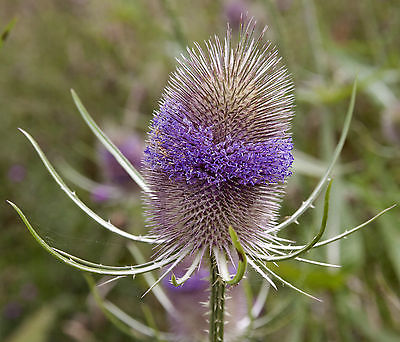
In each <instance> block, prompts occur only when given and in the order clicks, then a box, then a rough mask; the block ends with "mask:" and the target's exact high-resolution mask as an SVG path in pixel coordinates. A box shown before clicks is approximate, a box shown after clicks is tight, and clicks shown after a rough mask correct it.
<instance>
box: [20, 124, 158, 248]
mask: <svg viewBox="0 0 400 342" xmlns="http://www.w3.org/2000/svg"><path fill="white" fill-rule="evenodd" d="M19 130H20V131H21V132H22V133H23V134H24V135H25V137H27V138H28V140H29V142H30V143H31V144H32V146H33V147H34V149H35V150H36V152H37V154H38V155H39V157H40V159H41V160H42V162H43V164H44V166H45V167H46V169H47V170H48V171H49V173H50V175H51V176H52V177H53V179H54V180H55V181H56V182H57V184H58V185H59V186H60V187H61V190H63V191H64V192H65V193H66V194H67V195H68V197H69V198H70V199H71V200H72V201H73V202H74V203H75V204H76V205H77V206H78V207H79V208H80V209H81V210H82V211H83V212H85V213H86V214H87V215H88V216H89V217H91V218H92V219H94V220H95V221H96V222H97V223H99V224H100V225H101V226H103V227H104V228H106V229H107V230H109V231H111V232H113V233H115V234H118V235H120V236H123V237H125V238H127V239H130V240H133V241H139V242H147V243H154V242H155V239H154V238H152V237H148V236H137V235H133V234H130V233H128V232H126V231H124V230H122V229H119V228H118V227H116V226H114V225H113V224H111V222H110V221H106V220H104V219H102V218H101V217H100V216H99V215H97V214H96V213H95V212H94V211H93V210H91V209H90V208H89V207H88V206H87V205H86V204H85V203H83V202H82V201H81V200H80V198H79V197H78V196H77V194H76V193H75V191H72V190H71V189H70V188H69V187H68V185H67V184H66V183H65V182H64V180H63V179H62V178H61V177H60V175H59V174H58V173H57V171H56V170H55V168H54V166H53V165H52V164H51V163H50V161H49V160H48V159H47V157H46V155H45V154H44V152H43V151H42V149H41V148H40V146H39V144H38V143H37V142H36V141H35V139H33V137H32V136H31V135H30V134H29V133H28V132H25V131H24V130H23V129H21V128H20V129H19Z"/></svg>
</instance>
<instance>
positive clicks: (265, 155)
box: [144, 20, 293, 254]
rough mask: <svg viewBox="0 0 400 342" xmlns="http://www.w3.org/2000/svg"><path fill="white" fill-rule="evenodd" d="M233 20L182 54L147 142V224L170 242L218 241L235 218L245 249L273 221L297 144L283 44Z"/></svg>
mask: <svg viewBox="0 0 400 342" xmlns="http://www.w3.org/2000/svg"><path fill="white" fill-rule="evenodd" d="M254 30H255V24H254V22H252V21H251V20H250V21H249V22H248V23H247V24H246V25H243V27H242V29H241V33H240V37H239V40H238V42H236V43H235V42H234V39H233V38H232V36H231V32H230V30H229V29H228V31H227V34H226V37H225V39H224V41H223V42H221V41H220V40H219V38H218V37H215V38H214V39H212V40H209V41H207V42H206V43H205V45H206V48H205V49H203V48H201V47H200V45H198V44H195V48H193V49H189V48H188V50H187V56H182V58H181V59H180V60H179V61H178V63H179V66H178V68H177V69H176V71H175V72H174V73H173V74H172V75H171V77H170V79H169V82H168V86H167V87H166V89H165V92H164V94H163V98H162V100H161V101H160V109H159V110H158V111H156V112H155V113H154V118H153V120H152V123H151V126H150V133H149V136H148V140H147V148H146V151H145V159H144V166H145V170H144V172H145V179H146V182H147V184H148V185H149V187H150V189H151V192H152V194H153V196H152V197H151V198H148V199H147V204H148V208H149V217H150V226H151V228H152V230H153V233H155V234H156V235H157V236H159V238H160V239H162V240H163V241H164V242H163V245H164V248H165V250H169V251H170V253H171V252H174V251H173V250H172V251H171V248H169V247H170V246H172V245H174V246H176V248H184V247H189V248H191V249H192V250H193V251H195V250H198V249H200V248H203V247H205V248H206V249H209V250H210V251H211V250H212V248H215V247H216V248H219V249H220V250H221V251H225V252H227V253H228V254H229V250H230V249H231V245H232V242H231V239H230V236H229V229H228V227H229V226H232V228H233V229H234V231H235V232H236V233H237V235H238V237H239V239H240V242H241V244H242V246H243V248H244V250H245V251H246V252H251V251H256V250H259V249H260V248H262V244H263V241H265V239H268V236H269V231H270V230H271V229H273V227H274V226H275V225H276V218H277V213H278V210H279V207H280V200H281V198H282V195H283V193H284V183H285V180H286V178H287V177H288V176H290V174H291V172H290V168H291V165H292V162H293V156H292V153H291V150H292V148H293V145H292V140H291V137H290V133H289V129H290V121H291V118H292V115H293V96H292V94H291V91H292V88H293V84H292V82H291V78H290V76H289V74H288V72H287V71H286V69H285V68H284V67H283V66H282V64H281V62H280V58H279V57H278V54H277V51H276V50H275V49H274V48H273V47H272V46H271V44H270V43H269V42H266V43H265V42H263V39H262V38H263V33H264V31H263V32H262V33H261V35H260V36H255V34H254Z"/></svg>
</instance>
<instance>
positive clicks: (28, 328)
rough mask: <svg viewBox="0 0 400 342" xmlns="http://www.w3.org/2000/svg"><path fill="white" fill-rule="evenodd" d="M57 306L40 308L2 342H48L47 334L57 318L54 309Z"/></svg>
mask: <svg viewBox="0 0 400 342" xmlns="http://www.w3.org/2000/svg"><path fill="white" fill-rule="evenodd" d="M56 307H57V305H55V304H54V305H52V306H50V305H47V306H42V307H41V308H40V309H39V310H37V311H35V312H33V313H31V314H30V315H29V316H27V317H26V319H24V321H23V323H22V324H20V325H19V326H18V327H17V328H16V329H15V330H14V332H13V333H12V335H11V336H9V337H8V338H5V339H4V340H2V341H3V342H26V341H32V342H46V341H49V339H50V337H49V333H50V331H51V330H52V328H53V327H52V325H53V323H54V321H55V319H56V317H57V315H56V312H55V308H56Z"/></svg>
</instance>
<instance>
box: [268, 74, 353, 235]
mask: <svg viewBox="0 0 400 342" xmlns="http://www.w3.org/2000/svg"><path fill="white" fill-rule="evenodd" d="M356 93H357V79H356V80H355V81H354V83H353V90H352V92H351V98H350V103H349V107H348V109H347V114H346V117H345V120H344V124H343V129H342V134H341V136H340V139H339V142H338V144H337V146H336V149H335V151H334V153H333V157H332V160H331V162H330V164H329V166H328V168H327V169H326V172H325V174H324V175H323V176H322V177H321V179H320V181H319V183H318V184H317V186H316V187H315V189H314V191H313V192H312V193H311V195H310V197H308V198H307V200H306V201H304V202H303V204H302V205H301V206H300V208H299V209H297V210H296V212H295V213H294V214H293V215H292V216H290V217H289V218H288V219H287V220H285V221H284V222H282V223H280V224H278V225H277V226H276V228H275V230H276V231H278V230H281V229H283V228H285V227H287V226H288V225H290V224H292V223H294V222H296V221H297V219H298V218H299V217H300V216H301V215H303V213H304V212H305V211H306V210H307V209H308V208H309V207H310V206H311V205H312V204H313V202H314V200H315V199H316V198H317V196H318V195H319V193H320V192H321V190H322V187H323V186H324V184H325V183H326V181H327V180H328V178H329V175H330V174H331V172H332V169H333V167H334V166H335V163H336V161H337V160H338V158H339V155H340V153H341V152H342V149H343V145H344V142H345V141H346V137H347V134H348V132H349V128H350V123H351V119H352V117H353V112H354V105H355V101H356Z"/></svg>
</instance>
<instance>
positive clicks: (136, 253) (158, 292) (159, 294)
mask: <svg viewBox="0 0 400 342" xmlns="http://www.w3.org/2000/svg"><path fill="white" fill-rule="evenodd" d="M128 250H129V252H130V253H131V254H132V256H133V257H134V259H135V262H137V263H139V264H143V263H144V261H145V260H144V257H143V254H142V253H141V252H140V250H139V248H138V247H137V246H136V245H135V244H133V243H130V244H129V245H128ZM143 277H144V279H145V281H146V284H147V286H151V285H152V284H153V283H155V282H156V278H155V277H154V276H153V274H152V273H151V272H146V273H144V274H143ZM153 294H154V296H155V297H156V299H157V300H158V301H159V303H160V304H161V306H162V307H163V308H164V309H165V311H167V312H168V313H169V314H171V315H174V316H177V315H178V312H177V311H176V309H175V307H174V305H173V304H172V302H171V301H170V299H169V298H168V296H167V295H166V293H165V292H164V290H163V288H162V287H161V286H156V287H155V288H153Z"/></svg>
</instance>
